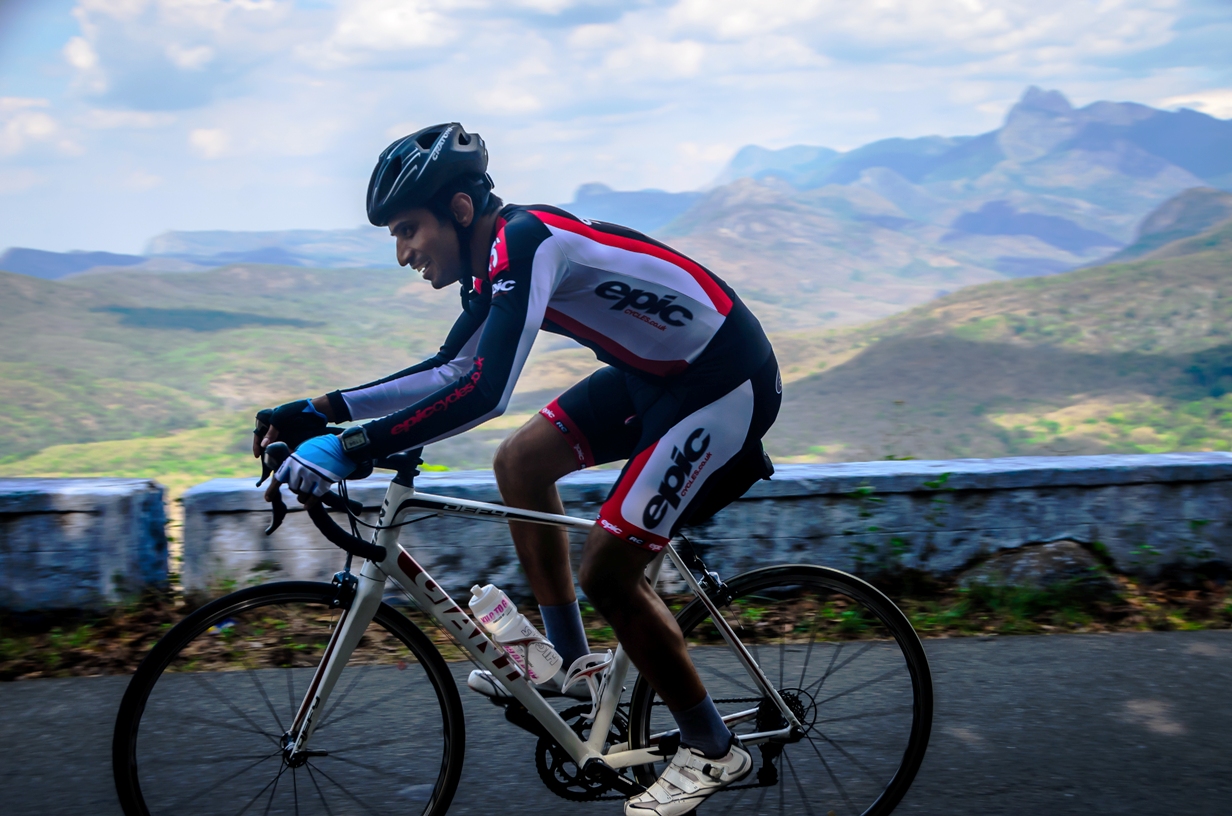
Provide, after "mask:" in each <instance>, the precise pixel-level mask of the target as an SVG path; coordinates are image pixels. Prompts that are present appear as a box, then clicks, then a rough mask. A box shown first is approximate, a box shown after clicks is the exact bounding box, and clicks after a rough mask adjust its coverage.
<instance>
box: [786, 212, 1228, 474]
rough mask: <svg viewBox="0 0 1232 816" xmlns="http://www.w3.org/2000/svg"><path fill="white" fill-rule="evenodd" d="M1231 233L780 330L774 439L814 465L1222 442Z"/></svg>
mask: <svg viewBox="0 0 1232 816" xmlns="http://www.w3.org/2000/svg"><path fill="white" fill-rule="evenodd" d="M1229 237H1232V221H1225V222H1224V223H1222V224H1219V225H1216V226H1215V227H1213V228H1212V229H1210V230H1207V231H1206V232H1204V233H1201V234H1200V235H1197V236H1194V237H1190V238H1185V239H1182V240H1181V241H1179V242H1176V243H1174V244H1170V245H1168V246H1167V247H1164V248H1162V249H1161V250H1158V251H1157V252H1156V253H1155V254H1154V255H1155V257H1154V258H1153V259H1150V260H1142V261H1136V262H1132V263H1118V264H1111V265H1107V266H1102V267H1097V268H1092V269H1085V270H1079V271H1075V272H1071V273H1066V274H1063V275H1056V276H1052V277H1046V278H1031V279H1025V280H1019V281H1011V282H1004V283H994V284H985V285H981V286H973V287H970V288H968V289H964V290H962V291H960V292H957V293H955V294H953V295H949V296H947V297H945V298H941V299H939V300H937V301H935V302H934V303H932V304H929V305H928V306H923V307H918V308H916V309H913V310H911V311H909V312H905V313H903V314H901V315H897V316H895V317H892V318H888V319H886V320H883V321H879V322H876V323H872V324H868V325H866V326H861V327H857V328H854V329H850V330H846V331H833V332H828V333H798V334H795V335H789V336H788V337H786V338H783V339H781V340H780V341H779V342H778V343H777V344H776V345H777V347H779V348H783V349H790V350H791V352H792V353H793V354H792V359H791V362H790V363H788V364H786V365H785V366H784V371H785V373H786V374H787V378H788V379H794V380H795V382H793V383H792V387H791V388H789V389H788V390H787V392H786V400H785V404H784V409H783V413H782V414H781V418H780V421H779V423H778V424H777V425H776V426H775V429H774V431H773V432H772V434H771V440H770V448H771V450H772V452H775V453H777V454H779V455H780V456H781V457H799V458H813V457H815V458H820V459H825V460H853V459H871V458H881V457H885V456H912V457H916V458H950V457H965V456H973V457H992V456H1007V455H1018V454H1076V453H1105V452H1116V453H1148V452H1150V453H1154V452H1163V451H1172V450H1229V449H1232V396H1229V392H1232V275H1230V274H1229V272H1230V271H1232V243H1229V242H1227V241H1228V238H1229ZM1182 250H1184V252H1182ZM1189 250H1193V251H1189ZM802 454H803V455H802Z"/></svg>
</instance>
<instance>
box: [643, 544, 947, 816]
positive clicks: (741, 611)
mask: <svg viewBox="0 0 1232 816" xmlns="http://www.w3.org/2000/svg"><path fill="white" fill-rule="evenodd" d="M729 587H730V589H731V591H732V593H733V598H732V600H731V602H730V603H729V604H728V605H727V606H726V607H725V608H724V609H723V613H724V616H725V617H726V619H727V621H728V623H729V624H731V626H732V628H733V629H734V630H735V632H736V635H737V636H738V637H739V639H740V640H741V642H743V643H744V645H745V646H746V647H747V648H748V650H749V651H750V652H751V653H752V655H753V657H754V659H755V660H756V661H757V664H758V665H759V666H760V667H761V669H762V671H763V672H764V673H765V675H766V676H767V677H768V678H769V680H770V682H771V683H772V684H773V685H774V686H775V689H776V690H777V691H778V693H779V695H780V696H781V697H782V698H783V700H784V702H785V703H787V705H788V706H789V707H790V708H791V709H792V711H793V712H794V713H795V715H796V717H797V719H799V720H800V721H801V723H802V724H803V726H804V733H803V734H800V735H797V736H796V737H794V738H791V739H786V740H781V741H775V742H767V743H762V744H760V745H757V746H755V747H754V746H750V748H749V750H750V753H751V754H752V755H753V761H754V767H755V769H756V770H755V772H754V773H753V774H751V775H750V776H748V777H747V778H746V779H745V780H744V781H743V782H741V783H739V784H737V785H734V786H732V787H731V788H729V789H727V790H724V791H722V792H720V793H719V794H717V795H716V796H715V798H714V800H713V801H712V803H710V804H708V805H707V810H706V812H707V813H711V814H724V813H733V814H736V813H793V814H794V813H801V814H819V815H820V814H827V815H828V816H884V814H888V813H890V812H891V811H892V810H893V809H894V808H895V806H897V805H898V803H899V801H900V800H901V799H902V798H903V795H904V794H905V793H906V792H907V788H908V787H909V786H910V785H911V782H912V780H913V779H914V778H915V774H916V771H917V770H918V769H919V767H920V763H921V762H922V761H923V759H924V752H925V750H926V748H927V747H928V736H929V730H930V728H931V725H932V710H933V698H932V678H931V675H930V674H929V669H928V660H927V658H926V657H925V655H924V649H923V646H922V645H921V644H920V639H919V637H918V636H917V635H916V633H915V630H913V629H912V628H911V624H910V622H909V621H908V620H907V618H906V617H905V616H904V615H903V614H902V612H901V611H899V609H898V608H897V607H896V606H894V604H893V603H892V602H891V601H890V600H889V599H888V598H887V597H886V596H885V595H883V594H881V593H880V592H879V591H877V589H875V588H874V587H872V586H871V585H869V584H868V583H866V582H864V581H862V580H860V579H859V578H856V577H855V576H852V575H848V574H847V573H844V572H840V571H838V570H834V569H829V568H826V567H815V566H805V565H789V566H781V567H769V568H767V569H761V570H754V571H753V572H748V573H744V574H743V575H739V576H737V577H736V578H733V579H732V580H731V581H730V583H729ZM676 619H677V621H678V622H679V624H680V628H681V630H682V631H683V632H684V635H685V639H686V641H687V642H688V644H689V648H690V656H691V657H692V659H693V664H694V665H695V666H696V667H697V670H698V673H699V674H700V675H701V679H702V682H703V683H705V685H706V689H707V690H708V691H709V692H710V696H711V697H712V698H713V699H714V701H715V703H716V705H717V706H718V708H719V713H720V714H722V715H724V717H731V716H733V715H737V714H743V716H742V718H741V719H740V720H739V721H738V722H736V723H735V724H733V725H732V730H733V731H735V732H736V734H737V735H748V734H751V733H754V732H757V731H772V730H777V729H780V728H783V727H785V726H786V724H787V723H786V720H785V719H784V718H783V717H782V715H781V714H780V712H779V710H778V708H777V706H775V705H774V703H773V702H772V701H771V700H770V698H769V697H768V696H766V695H765V694H763V693H762V692H761V690H760V689H759V687H758V686H757V685H756V684H755V683H754V682H753V680H752V679H751V678H750V677H749V674H748V672H747V671H746V670H745V669H744V667H743V665H742V664H741V663H739V662H738V661H737V659H736V656H735V654H734V653H733V652H732V650H731V649H730V648H729V647H728V646H727V645H726V643H725V642H724V641H723V640H722V639H721V637H720V635H719V632H718V630H717V629H716V628H715V626H714V624H713V623H712V622H711V620H710V617H709V614H708V613H707V612H706V608H705V607H704V606H702V604H701V602H700V601H699V600H694V601H693V602H692V603H690V604H689V605H688V606H686V607H685V608H684V609H682V610H681V611H680V614H678V615H677V616H676ZM675 731H676V724H675V721H674V720H673V719H672V717H671V714H670V712H669V711H668V710H667V707H666V706H665V705H663V703H662V701H661V700H660V699H659V698H658V695H656V694H655V692H654V690H653V689H652V688H651V687H650V685H649V683H647V682H646V681H645V680H644V679H643V678H640V677H639V678H638V681H637V683H636V685H635V686H634V688H633V697H632V704H631V709H630V714H629V732H630V734H629V735H630V744H631V747H633V748H645V747H649V746H651V745H654V744H657V743H658V742H659V740H661V739H663V738H664V737H665V736H667V739H668V740H669V741H670V739H671V737H670V735H671V734H673V733H674V732H675ZM665 762H666V759H665V760H664V761H663V762H660V763H658V764H657V765H654V766H645V767H642V768H639V769H637V776H638V781H639V782H641V783H642V784H644V785H649V784H650V783H651V782H653V781H654V779H655V777H657V776H658V774H659V773H660V772H661V771H662V770H663V767H664V763H665Z"/></svg>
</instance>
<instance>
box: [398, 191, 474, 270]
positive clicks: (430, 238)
mask: <svg viewBox="0 0 1232 816" xmlns="http://www.w3.org/2000/svg"><path fill="white" fill-rule="evenodd" d="M389 234H390V235H392V236H394V238H396V239H397V241H398V265H399V266H410V267H413V268H414V269H416V270H418V271H419V273H420V274H421V275H423V277H424V280H426V281H427V282H428V283H430V284H432V288H433V289H444V288H445V287H446V286H449V285H450V284H454V283H457V282H458V281H459V280H461V279H462V258H461V255H460V253H459V251H458V237H457V233H456V232H455V231H454V226H453V224H442V223H441V222H440V221H438V220H437V218H436V216H435V215H433V214H432V212H431V211H430V210H429V209H428V208H427V207H416V208H415V209H413V210H407V211H406V212H404V213H402V214H400V215H398V216H396V217H394V219H393V220H391V221H390V222H389Z"/></svg>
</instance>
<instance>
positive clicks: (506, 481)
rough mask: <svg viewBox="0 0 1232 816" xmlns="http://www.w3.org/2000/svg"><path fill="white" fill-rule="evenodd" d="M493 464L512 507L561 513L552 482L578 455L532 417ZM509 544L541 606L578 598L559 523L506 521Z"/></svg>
mask: <svg viewBox="0 0 1232 816" xmlns="http://www.w3.org/2000/svg"><path fill="white" fill-rule="evenodd" d="M492 467H493V469H494V470H495V472H496V484H497V486H498V487H499V488H500V492H501V498H502V499H503V500H504V502H505V504H507V505H509V506H510V507H518V508H521V509H523V510H537V511H539V512H541V513H559V514H562V515H563V514H564V512H565V508H564V505H562V504H561V501H560V493H559V492H558V491H557V490H556V480H557V479H559V478H560V477H562V476H564V475H565V474H568V473H572V472H573V471H575V470H577V469H578V468H577V456H576V454H574V452H573V449H572V448H570V447H569V444H568V443H567V442H566V441H565V439H564V437H563V436H562V435H561V433H560V431H558V430H557V429H556V428H555V427H554V426H553V425H552V423H550V422H548V420H546V419H544V418H543V417H542V416H540V415H539V414H536V415H535V416H533V417H531V419H530V421H529V422H527V423H526V424H525V425H523V426H522V427H521V428H519V429H518V430H516V431H514V433H513V434H512V435H510V436H509V437H507V438H506V439H505V441H504V442H502V443H501V445H500V447H499V448H498V449H497V451H496V458H495V459H494V460H493V463H492ZM509 532H510V534H511V535H512V536H513V546H514V548H515V549H516V550H517V553H518V560H519V561H520V562H521V563H522V569H523V570H525V571H526V579H527V581H528V583H530V588H531V591H532V592H533V593H535V600H537V601H538V602H539V603H540V604H542V605H543V606H559V605H561V604H568V603H572V602H574V601H575V600H577V594H576V593H575V592H574V590H573V570H572V568H571V567H570V565H569V535H568V533H567V532H566V531H565V530H564V529H562V528H560V527H550V526H548V525H546V524H530V523H527V522H523V521H511V522H509Z"/></svg>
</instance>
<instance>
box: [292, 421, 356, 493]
mask: <svg viewBox="0 0 1232 816" xmlns="http://www.w3.org/2000/svg"><path fill="white" fill-rule="evenodd" d="M354 470H355V463H354V462H352V461H351V460H350V459H348V458H347V456H346V454H345V453H343V452H342V442H340V441H339V440H338V437H336V436H330V435H326V436H316V437H313V438H312V439H309V440H308V441H306V442H304V444H302V445H300V446H299V449H298V450H297V451H295V453H293V454H291V456H290V458H288V459H287V460H286V461H285V462H283V463H282V466H281V467H279V468H278V472H277V473H275V474H274V478H275V479H277V480H278V481H280V482H282V483H283V484H284V485H286V486H287V487H289V488H291V490H292V491H294V492H295V493H298V494H300V495H304V494H306V493H311V494H312V495H314V496H324V495H325V494H326V493H328V492H329V488H330V485H332V484H333V483H334V482H340V481H342V480H343V479H345V478H346V477H347V476H349V475H350V474H351V472H352V471H354Z"/></svg>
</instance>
